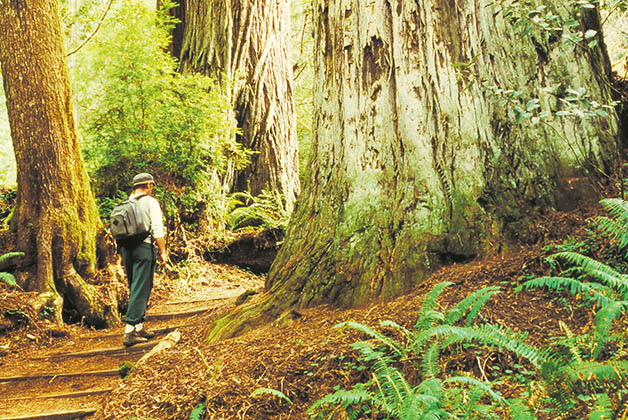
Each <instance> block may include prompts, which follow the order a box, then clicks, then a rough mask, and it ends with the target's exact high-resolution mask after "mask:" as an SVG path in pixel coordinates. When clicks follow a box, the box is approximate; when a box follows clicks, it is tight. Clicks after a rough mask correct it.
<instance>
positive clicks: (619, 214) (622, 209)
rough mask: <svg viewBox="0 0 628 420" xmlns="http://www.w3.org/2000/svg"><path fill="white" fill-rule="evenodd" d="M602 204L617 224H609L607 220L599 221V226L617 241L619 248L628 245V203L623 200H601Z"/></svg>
mask: <svg viewBox="0 0 628 420" xmlns="http://www.w3.org/2000/svg"><path fill="white" fill-rule="evenodd" d="M600 204H601V205H602V207H604V208H605V209H606V210H607V211H608V214H609V215H610V216H611V217H612V218H613V219H614V220H615V221H616V223H608V222H607V221H608V220H610V219H606V220H600V219H601V218H599V219H598V226H599V228H600V229H602V230H603V231H605V232H606V233H607V234H608V235H609V236H610V237H611V238H613V239H617V241H618V244H617V245H618V246H619V248H620V249H621V248H624V247H625V246H626V245H628V235H627V234H628V230H627V229H626V226H628V202H627V201H625V200H622V199H621V198H606V199H604V200H600Z"/></svg>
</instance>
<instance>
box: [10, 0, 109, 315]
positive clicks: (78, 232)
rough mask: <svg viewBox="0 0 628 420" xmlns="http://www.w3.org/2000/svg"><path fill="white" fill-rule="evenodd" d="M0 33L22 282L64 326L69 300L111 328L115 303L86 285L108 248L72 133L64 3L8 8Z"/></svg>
mask: <svg viewBox="0 0 628 420" xmlns="http://www.w3.org/2000/svg"><path fill="white" fill-rule="evenodd" d="M0 28H1V29H2V30H1V33H0V64H1V65H2V75H3V78H4V90H5V94H6V97H7V110H8V114H9V123H10V127H11V137H12V140H13V148H14V150H15V156H16V161H17V183H18V192H17V198H16V211H15V216H14V219H13V221H14V222H15V226H16V227H17V247H18V250H20V251H23V252H25V253H26V257H25V260H24V263H23V265H22V268H21V272H20V273H18V281H19V283H20V285H21V286H22V287H23V288H24V289H26V290H30V291H38V292H41V295H42V301H41V305H42V306H43V305H48V306H53V307H54V309H55V313H56V316H57V320H58V321H60V319H61V309H62V305H63V299H64V298H65V299H68V302H69V303H70V304H71V306H72V307H73V308H75V309H76V310H78V311H79V313H80V314H81V315H82V316H83V317H84V320H85V322H87V323H89V324H97V325H105V324H111V323H113V322H115V321H116V320H117V319H119V316H118V314H117V303H116V302H109V303H108V304H105V302H104V301H103V300H102V299H99V294H98V293H97V290H96V289H95V288H94V286H92V285H90V284H89V283H88V282H87V281H86V280H89V279H93V277H94V274H95V271H96V268H97V257H96V252H97V242H98V243H99V246H100V248H101V249H102V250H103V251H106V250H107V244H106V237H105V235H103V234H102V233H103V227H102V223H101V221H100V218H99V216H98V212H97V210H96V204H95V200H94V197H93V195H92V193H91V189H90V184H89V178H88V176H87V173H86V172H85V168H84V166H83V159H82V157H81V154H80V148H79V142H78V138H77V135H76V130H75V126H74V119H73V113H72V101H71V95H70V85H69V79H68V69H67V63H66V57H65V51H64V47H63V39H62V32H61V22H60V17H59V10H58V3H57V1H56V0H31V1H25V0H5V1H3V2H2V3H1V4H0ZM109 249H110V248H109ZM66 303H67V302H66Z"/></svg>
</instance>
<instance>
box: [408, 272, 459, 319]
mask: <svg viewBox="0 0 628 420" xmlns="http://www.w3.org/2000/svg"><path fill="white" fill-rule="evenodd" d="M452 284H453V283H452V282H450V281H444V282H442V283H438V284H437V285H436V286H434V287H433V288H432V290H430V291H429V292H428V293H427V294H426V295H425V298H423V304H422V305H421V310H420V311H419V316H418V319H417V322H416V324H415V325H414V329H415V330H422V329H424V328H425V327H426V325H425V324H424V317H425V316H426V315H427V314H428V313H432V314H433V313H439V312H437V311H434V306H435V305H436V301H437V300H438V298H439V296H440V295H441V293H443V291H444V290H445V288H447V287H449V286H451V285H452ZM430 311H433V312H430Z"/></svg>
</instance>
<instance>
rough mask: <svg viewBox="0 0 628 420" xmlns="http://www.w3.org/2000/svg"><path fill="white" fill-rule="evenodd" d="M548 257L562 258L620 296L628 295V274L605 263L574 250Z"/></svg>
mask: <svg viewBox="0 0 628 420" xmlns="http://www.w3.org/2000/svg"><path fill="white" fill-rule="evenodd" d="M550 258H553V259H556V258H560V259H564V260H565V261H567V262H569V263H571V264H574V265H575V266H577V268H578V269H581V270H582V271H583V272H584V273H585V274H587V275H589V276H591V277H593V278H594V279H596V280H599V281H600V282H602V283H604V284H606V285H607V286H609V287H610V288H612V289H613V290H615V291H616V292H617V293H619V294H620V295H621V296H622V297H624V298H625V297H627V296H628V276H626V275H625V274H621V273H619V272H618V271H617V270H615V269H613V268H612V267H610V266H609V265H607V264H604V263H602V262H600V261H597V260H595V259H593V258H591V257H587V256H585V255H581V254H578V253H576V252H559V253H557V254H554V255H552V256H551V257H550Z"/></svg>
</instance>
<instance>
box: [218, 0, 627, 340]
mask: <svg viewBox="0 0 628 420" xmlns="http://www.w3.org/2000/svg"><path fill="white" fill-rule="evenodd" d="M541 6H542V7H541ZM584 6H586V7H583V6H582V3H581V2H580V3H576V2H567V3H565V2H560V3H559V2H557V1H554V0H552V1H548V0H545V1H539V2H534V1H532V2H525V3H524V2H513V3H512V4H511V5H510V6H508V3H507V2H503V3H500V2H492V1H484V0H477V1H462V0H456V1H451V2H442V1H437V0H419V1H407V0H393V1H391V0H374V1H372V2H370V3H368V4H365V3H362V2H360V1H358V0H317V1H316V2H315V6H314V7H315V13H316V16H315V34H316V42H317V44H316V51H315V66H316V72H317V82H316V84H315V85H316V89H315V93H314V100H315V117H314V121H315V122H314V131H315V136H314V143H313V150H312V159H311V163H310V167H311V174H312V176H311V178H310V179H309V180H308V181H307V182H306V184H305V185H304V192H303V193H302V194H301V196H300V197H299V199H298V200H297V204H296V208H295V211H294V213H293V215H292V220H291V226H290V228H289V230H288V233H287V237H286V240H285V242H284V244H283V246H282V248H281V250H280V252H279V255H278V256H277V258H276V259H275V261H274V263H273V265H272V267H271V271H270V273H269V276H268V280H267V285H266V286H267V290H268V292H269V293H267V294H265V295H264V296H263V298H262V299H261V301H259V302H252V303H250V304H248V305H246V306H243V307H242V308H241V309H239V310H238V311H237V312H235V313H233V314H230V315H229V316H227V317H225V318H223V319H221V320H220V321H218V323H217V325H216V326H215V328H214V329H213V330H212V332H211V336H212V337H214V338H215V337H220V336H225V335H230V334H233V333H237V332H239V331H242V330H244V329H246V328H248V327H249V326H251V325H255V324H257V323H259V322H263V321H267V320H272V319H276V318H277V317H279V316H280V315H281V314H282V313H289V312H285V311H287V310H289V309H291V308H302V307H307V306H312V305H317V304H321V303H332V304H337V305H345V306H351V305H360V304H365V303H367V302H370V301H374V300H377V299H381V298H389V297H392V296H395V295H398V294H400V293H403V292H404V291H407V290H408V289H410V288H412V287H414V286H415V285H417V284H418V283H420V282H421V281H422V280H423V279H425V278H426V277H427V276H428V275H429V273H430V272H431V271H432V270H433V269H434V267H437V266H438V265H439V264H442V263H443V262H446V261H451V260H457V259H468V258H471V257H474V256H476V255H481V254H486V253H489V252H494V251H496V250H498V249H502V248H503V247H505V246H508V244H509V243H510V244H512V243H513V239H516V237H517V235H518V234H519V233H520V231H521V230H523V229H525V227H526V226H527V224H529V223H530V221H531V220H532V218H533V217H534V215H535V214H538V213H539V212H540V211H543V210H544V209H550V208H555V209H556V208H557V209H560V208H567V207H569V206H573V205H577V204H578V203H581V202H582V201H583V200H585V199H586V198H592V196H595V189H594V186H595V184H596V181H595V180H596V179H599V177H601V176H604V174H605V173H607V170H608V168H609V166H611V163H612V161H613V160H614V159H616V156H617V155H616V152H617V143H616V142H617V131H618V128H617V121H616V117H615V113H614V111H613V109H612V108H611V107H605V106H603V105H602V104H610V103H611V102H612V99H611V93H610V89H609V86H610V83H609V80H610V77H611V75H610V67H609V62H608V58H607V54H606V50H605V47H604V45H603V42H602V39H601V35H600V33H599V31H600V21H599V15H598V11H597V10H596V9H595V8H594V7H593V5H592V4H586V5H584ZM540 14H541V15H540ZM539 15H540V16H541V18H542V19H546V20H548V19H550V18H551V19H552V24H551V25H546V26H547V27H548V29H544V27H543V26H542V25H541V24H539V23H538V22H539V20H538V19H537V20H527V19H528V18H529V17H531V16H539ZM541 23H544V21H543V20H541ZM557 26H562V27H561V28H560V30H554V29H553V28H555V27H557Z"/></svg>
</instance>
